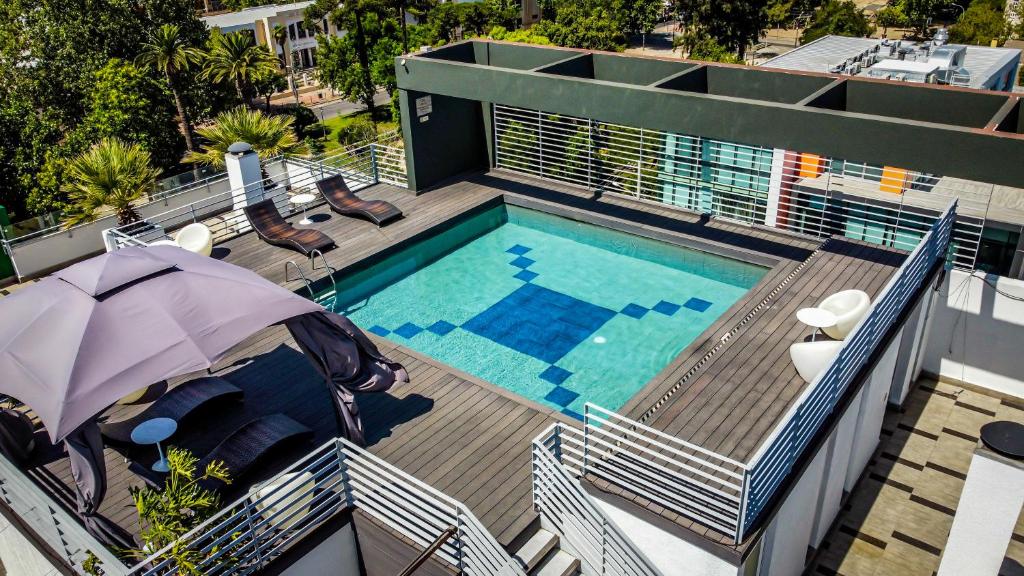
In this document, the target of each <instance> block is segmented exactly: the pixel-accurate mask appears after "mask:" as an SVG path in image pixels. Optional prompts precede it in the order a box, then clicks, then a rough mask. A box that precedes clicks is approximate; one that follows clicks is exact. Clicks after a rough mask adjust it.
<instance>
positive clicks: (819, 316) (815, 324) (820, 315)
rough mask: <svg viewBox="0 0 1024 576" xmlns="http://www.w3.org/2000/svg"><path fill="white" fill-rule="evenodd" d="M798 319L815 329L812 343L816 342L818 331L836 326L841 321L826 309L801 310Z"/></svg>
mask: <svg viewBox="0 0 1024 576" xmlns="http://www.w3.org/2000/svg"><path fill="white" fill-rule="evenodd" d="M796 319H797V320H799V321H801V322H803V323H804V324H807V325H808V326H810V327H811V328H814V330H813V331H811V342H814V335H815V333H817V331H818V329H820V328H829V327H831V326H835V325H836V322H837V321H838V320H839V319H838V318H836V315H835V314H833V313H831V312H829V311H828V310H825V309H824V308H801V309H799V310H797V311H796Z"/></svg>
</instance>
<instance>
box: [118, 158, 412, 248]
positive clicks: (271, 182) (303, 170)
mask: <svg viewBox="0 0 1024 576" xmlns="http://www.w3.org/2000/svg"><path fill="white" fill-rule="evenodd" d="M263 165H264V168H265V170H266V175H267V178H265V179H264V180H262V181H260V182H259V183H257V184H253V185H251V186H249V187H248V189H247V190H240V189H235V190H230V191H228V192H223V193H220V194H213V195H211V196H208V197H206V198H203V199H202V200H200V201H197V202H193V203H190V204H187V205H185V206H181V207H179V208H175V209H173V210H168V211H166V212H161V213H159V214H156V215H154V216H151V217H148V218H146V219H145V220H143V221H142V222H137V223H133V224H129V225H127V226H121V227H118V228H115V229H113V230H111V231H110V234H111V236H112V238H111V240H112V241H113V242H114V243H115V245H116V247H123V246H125V245H129V244H139V243H142V244H148V243H152V242H156V241H159V240H165V239H168V238H169V234H168V233H169V231H171V230H174V229H175V228H179V227H181V226H184V225H186V224H189V223H192V222H203V223H204V224H206V226H207V227H208V228H209V229H210V232H211V233H212V234H213V237H214V239H215V240H216V241H223V240H226V239H228V238H231V237H234V236H237V235H238V234H242V233H244V232H248V231H249V230H250V229H251V227H250V226H249V221H248V219H247V218H246V216H245V213H244V212H243V211H242V209H241V208H236V205H244V203H245V201H248V200H251V199H252V198H253V197H256V198H259V199H268V198H269V199H273V200H274V203H275V205H276V206H277V208H278V210H279V211H280V212H281V213H282V214H284V215H291V214H296V213H299V212H301V210H302V207H300V206H297V205H294V204H291V203H290V202H289V201H288V199H289V198H290V197H291V196H293V195H296V194H300V193H310V194H313V195H314V196H316V200H314V201H313V202H311V203H310V204H309V205H307V206H306V208H311V207H317V206H319V205H321V204H323V202H324V200H323V198H321V197H320V195H319V192H318V190H317V188H316V183H317V182H318V181H320V180H323V179H324V178H328V177H330V176H334V175H339V174H340V175H341V176H342V177H344V179H345V183H346V184H348V186H349V188H351V189H352V190H353V191H358V190H362V189H363V188H367V187H369V186H372V185H374V184H377V183H379V182H384V183H387V184H392V185H395V186H402V187H404V186H406V170H405V149H404V148H401V147H396V146H389V145H387V144H380V143H370V144H364V145H361V146H357V147H353V148H349V149H346V150H344V151H341V152H338V153H335V154H332V155H329V156H326V157H323V158H320V159H317V160H308V159H305V158H298V157H284V156H281V157H276V158H271V159H269V160H266V161H264V162H263ZM129 238H130V239H131V240H129Z"/></svg>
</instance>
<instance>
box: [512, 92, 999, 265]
mask: <svg viewBox="0 0 1024 576" xmlns="http://www.w3.org/2000/svg"><path fill="white" fill-rule="evenodd" d="M494 133H495V163H496V165H497V166H498V167H500V168H505V169H509V170H515V171H518V172H523V173H527V174H531V175H534V176H539V177H542V178H547V179H552V180H558V181H562V182H568V183H571V184H576V185H581V186H585V187H587V188H589V189H594V190H601V191H604V192H610V193H614V194H622V195H625V196H629V197H632V198H636V199H638V200H643V201H648V202H657V203H659V204H668V205H672V206H676V207H678V208H681V209H684V210H690V211H693V212H699V213H704V214H710V215H712V216H715V217H717V218H723V219H728V220H732V221H737V222H742V223H744V224H748V225H764V226H770V227H773V228H779V229H783V230H788V231H793V232H798V233H802V234H808V235H812V236H817V237H827V236H831V235H834V234H837V235H841V236H846V237H848V238H853V239H856V240H863V241H866V242H871V243H873V244H879V245H883V246H890V247H894V248H898V249H903V250H907V251H910V250H912V249H913V248H914V246H916V245H917V243H918V241H919V240H920V239H921V238H922V237H923V236H924V235H925V233H926V232H927V231H928V229H929V228H930V227H931V223H932V222H933V221H935V219H937V218H938V217H940V216H941V214H942V213H943V209H944V208H945V207H946V205H947V204H948V203H949V202H950V201H951V200H953V199H956V198H960V199H961V204H960V207H961V209H960V211H959V213H958V217H957V222H956V227H955V232H954V235H955V241H956V253H955V258H954V261H953V264H954V265H955V266H956V267H958V268H963V269H973V268H974V265H975V259H976V257H977V253H978V246H979V244H980V241H981V233H982V229H983V227H984V224H985V219H986V217H987V214H988V212H989V208H990V203H991V200H992V197H993V194H994V193H995V190H996V187H995V186H994V185H993V184H988V183H982V182H971V181H967V180H961V179H956V178H945V177H942V176H938V175H934V174H925V173H922V172H916V171H913V170H905V169H901V168H896V167H892V166H872V165H869V164H864V163H856V162H849V161H845V160H843V159H840V158H828V157H823V156H819V155H815V154H807V153H800V152H793V151H787V150H781V149H772V148H765V147H759V146H750V145H745V144H739V143H733V142H725V141H721V140H713V139H709V138H702V137H699V136H690V135H685V134H676V133H672V132H665V131H660V130H650V129H646V128H634V127H629V126H622V125H618V124H611V123H608V122H600V121H597V120H592V119H588V118H579V117H573V116H566V115H560V114H550V113H547V112H542V111H538V110H527V109H522V108H513V107H509V106H500V105H497V106H495V107H494Z"/></svg>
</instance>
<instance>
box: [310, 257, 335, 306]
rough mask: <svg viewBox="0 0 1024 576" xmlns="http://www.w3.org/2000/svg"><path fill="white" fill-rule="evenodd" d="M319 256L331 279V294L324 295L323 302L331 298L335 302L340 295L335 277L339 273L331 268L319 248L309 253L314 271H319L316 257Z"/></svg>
mask: <svg viewBox="0 0 1024 576" xmlns="http://www.w3.org/2000/svg"><path fill="white" fill-rule="evenodd" d="M318 254H319V255H320V261H321V262H323V263H324V269H325V270H327V276H328V277H329V278H330V279H331V292H330V293H328V294H325V295H324V296H325V297H324V298H323V300H324V301H326V300H327V297H329V298H331V299H332V300H333V299H334V298H336V297H337V295H338V279H337V278H336V277H335V276H334V274H335V272H337V270H335V269H334V267H333V266H331V265H330V264H328V263H327V257H326V256H324V253H323V252H321V251H320V249H319V248H314V249H313V251H312V252H310V253H309V262H310V264H312V266H313V270H316V269H317V268H316V257H317V255H318ZM332 304H333V302H332Z"/></svg>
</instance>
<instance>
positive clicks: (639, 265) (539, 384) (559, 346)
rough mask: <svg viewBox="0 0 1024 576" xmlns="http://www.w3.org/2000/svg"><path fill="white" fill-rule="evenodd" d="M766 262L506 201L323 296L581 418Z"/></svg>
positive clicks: (400, 339)
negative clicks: (585, 407)
mask: <svg viewBox="0 0 1024 576" xmlns="http://www.w3.org/2000/svg"><path fill="white" fill-rule="evenodd" d="M765 272H766V268H764V267H761V266H757V265H753V264H749V263H745V262H741V261H738V260H733V259H730V258H724V257H721V256H717V255H712V254H709V253H706V252H701V251H698V250H692V249H687V248H681V247H678V246H674V245H670V244H666V243H663V242H658V241H655V240H650V239H647V238H642V237H638V236H634V235H631V234H626V233H622V232H619V231H615V230H610V229H607V228H603V227H599V226H594V225H590V224H584V223H580V222H576V221H573V220H569V219H565V218H561V217H558V216H553V215H550V214H546V213H543V212H538V211H534V210H528V209H524V208H519V207H516V206H510V205H502V206H500V207H496V208H493V209H490V210H487V211H485V212H483V213H480V214H478V215H476V216H473V217H471V218H469V219H466V220H464V221H462V222H461V223H459V224H456V225H453V226H451V227H449V228H448V229H447V230H445V231H444V232H442V233H440V234H438V235H435V236H433V237H430V238H427V239H425V240H422V241H418V242H417V243H416V244H414V245H412V246H410V247H408V248H405V249H403V250H401V251H400V252H398V253H396V254H394V255H392V256H389V257H388V258H386V259H384V260H382V261H381V262H379V263H377V264H375V265H373V266H371V267H369V268H367V269H364V270H362V271H360V272H358V273H355V274H352V275H350V276H347V277H346V278H345V279H344V280H343V281H339V283H338V291H337V294H335V295H332V294H331V293H327V294H323V295H320V297H319V298H318V299H319V300H321V301H323V302H324V303H325V304H326V305H328V306H329V307H331V308H333V309H334V311H336V312H338V313H340V314H344V315H346V316H348V317H349V318H351V319H352V321H353V322H355V323H356V324H357V325H359V326H360V327H361V328H363V329H364V330H367V331H369V332H372V333H374V334H377V335H380V336H383V337H385V338H388V339H390V340H392V341H394V342H396V343H398V344H401V345H403V346H406V347H409V348H412V349H414V350H418V351H419V352H422V353H424V354H426V355H428V356H431V357H433V358H436V359H437V360H440V361H441V362H444V363H446V364H448V365H451V366H454V367H456V368H458V369H460V370H463V371H465V372H468V373H470V374H473V375H475V376H477V377H479V378H482V379H484V380H487V381H489V382H492V383H494V384H497V385H498V386H501V387H503V388H506V389H508V390H510V391H512V392H515V393H516V394H520V395H522V396H525V397H526V398H530V399H533V400H536V401H538V402H541V403H543V404H546V405H548V406H551V407H552V408H555V409H557V410H560V411H562V412H564V413H565V414H568V415H570V416H573V417H576V418H580V417H581V416H580V414H582V412H583V405H584V403H585V402H593V403H595V404H598V405H600V406H603V407H604V408H607V409H609V410H617V409H619V408H620V407H621V406H622V405H623V404H625V402H626V401H627V400H628V399H629V398H630V397H631V396H633V395H634V394H635V393H636V392H638V391H639V390H640V389H641V388H642V387H643V386H644V384H646V383H647V382H648V381H649V380H650V379H651V378H653V377H654V376H655V375H656V374H657V373H658V372H659V371H660V370H661V369H662V368H664V367H665V366H666V365H667V364H668V363H669V362H671V361H672V360H673V359H674V358H675V357H676V356H677V355H678V354H679V353H680V352H681V351H682V350H683V348H685V347H686V346H687V345H688V344H689V343H690V342H692V341H693V340H694V339H696V338H697V337H698V336H699V335H700V334H701V333H702V332H703V331H704V330H705V329H706V328H707V327H708V326H710V325H711V324H712V323H713V322H714V321H715V319H716V318H718V317H719V316H720V315H721V314H722V313H723V312H725V311H726V310H727V309H728V308H729V307H730V306H731V305H732V304H733V303H734V302H736V301H737V300H739V299H740V298H741V297H742V296H743V295H744V294H745V293H746V292H747V291H748V290H749V289H750V288H751V287H752V286H753V285H754V284H756V283H757V282H758V280H759V279H760V278H761V277H762V276H763V275H764V273H765Z"/></svg>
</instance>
